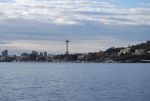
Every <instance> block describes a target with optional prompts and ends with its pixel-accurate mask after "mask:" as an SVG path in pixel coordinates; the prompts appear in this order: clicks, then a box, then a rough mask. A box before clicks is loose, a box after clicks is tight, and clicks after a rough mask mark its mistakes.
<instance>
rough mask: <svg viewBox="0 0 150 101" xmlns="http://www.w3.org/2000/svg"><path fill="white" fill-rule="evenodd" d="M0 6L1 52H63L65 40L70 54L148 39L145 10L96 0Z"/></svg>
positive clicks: (22, 0) (33, 0)
mask: <svg viewBox="0 0 150 101" xmlns="http://www.w3.org/2000/svg"><path fill="white" fill-rule="evenodd" d="M144 5H145V4H144ZM0 7H1V9H0V39H1V40H6V41H2V42H0V43H1V45H2V46H3V48H2V49H6V48H8V49H11V50H13V48H14V49H16V50H22V49H24V50H25V51H31V50H39V51H40V50H41V51H43V50H48V51H50V52H52V53H64V51H65V48H64V47H65V42H64V40H66V39H67V38H69V39H70V40H71V41H70V52H72V53H74V52H89V51H92V52H94V51H99V50H105V49H106V48H109V47H112V46H121V45H122V46H125V45H126V46H127V45H128V44H130V43H134V42H137V40H139V41H143V40H147V39H148V38H149V37H150V35H149V32H150V17H149V16H150V8H149V7H143V8H141V7H136V8H119V7H117V5H113V4H111V3H109V2H106V1H105V2H101V1H98V0H13V1H11V2H10V1H7V2H4V0H3V1H0ZM130 40H131V41H130ZM7 42H8V43H7ZM9 43H11V44H9ZM81 47H82V48H81Z"/></svg>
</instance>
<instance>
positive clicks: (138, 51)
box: [134, 49, 145, 55]
mask: <svg viewBox="0 0 150 101" xmlns="http://www.w3.org/2000/svg"><path fill="white" fill-rule="evenodd" d="M144 52H145V50H144V49H137V50H135V53H134V54H136V55H142V54H143V53H144Z"/></svg>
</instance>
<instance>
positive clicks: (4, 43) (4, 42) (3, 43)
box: [0, 40, 12, 45]
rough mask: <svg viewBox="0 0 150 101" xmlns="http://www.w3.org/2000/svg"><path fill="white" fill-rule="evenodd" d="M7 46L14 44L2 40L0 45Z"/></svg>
mask: <svg viewBox="0 0 150 101" xmlns="http://www.w3.org/2000/svg"><path fill="white" fill-rule="evenodd" d="M7 44H12V43H11V42H9V41H4V40H0V45H7Z"/></svg>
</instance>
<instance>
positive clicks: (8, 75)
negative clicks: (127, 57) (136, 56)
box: [0, 63, 150, 101]
mask: <svg viewBox="0 0 150 101" xmlns="http://www.w3.org/2000/svg"><path fill="white" fill-rule="evenodd" d="M0 101H150V64H94V63H89V64H88V63H87V64H85V63H83V64H73V63H58V64H57V63H0Z"/></svg>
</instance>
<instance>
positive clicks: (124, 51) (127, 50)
mask: <svg viewBox="0 0 150 101" xmlns="http://www.w3.org/2000/svg"><path fill="white" fill-rule="evenodd" d="M130 51H131V49H130V48H124V49H121V50H120V52H119V53H118V55H120V54H126V53H130Z"/></svg>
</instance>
